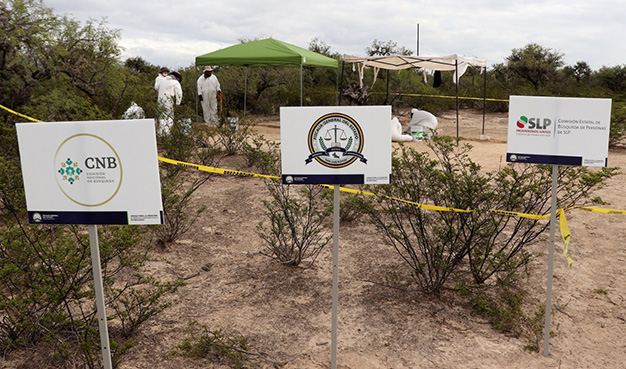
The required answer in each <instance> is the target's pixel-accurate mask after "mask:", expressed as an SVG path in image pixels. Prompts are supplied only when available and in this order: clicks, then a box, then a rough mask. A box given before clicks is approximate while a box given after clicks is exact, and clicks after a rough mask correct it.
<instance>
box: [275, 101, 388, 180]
mask: <svg viewBox="0 0 626 369" xmlns="http://www.w3.org/2000/svg"><path fill="white" fill-rule="evenodd" d="M390 121H391V107H389V106H359V107H356V106H332V107H283V108H281V109H280V138H281V151H282V181H283V183H284V184H388V183H389V181H390V177H391V130H390V129H389V122H390Z"/></svg>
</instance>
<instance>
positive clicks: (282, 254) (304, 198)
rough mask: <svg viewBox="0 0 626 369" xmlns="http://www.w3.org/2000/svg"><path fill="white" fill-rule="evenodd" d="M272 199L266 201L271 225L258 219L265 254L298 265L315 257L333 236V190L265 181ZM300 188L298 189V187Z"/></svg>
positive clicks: (311, 261)
mask: <svg viewBox="0 0 626 369" xmlns="http://www.w3.org/2000/svg"><path fill="white" fill-rule="evenodd" d="M265 183H266V186H267V189H268V191H269V192H270V196H271V200H269V201H267V200H266V201H264V202H263V203H264V204H265V208H266V216H267V218H268V219H269V225H268V226H266V225H265V224H264V223H263V222H259V224H258V225H257V227H256V231H257V234H258V235H259V236H260V237H261V239H262V240H263V242H264V244H265V251H264V252H263V253H264V254H265V255H267V256H269V257H272V258H274V259H276V260H278V261H279V262H280V263H282V264H286V265H292V266H298V265H300V264H301V263H302V261H303V260H304V259H310V261H309V264H308V265H307V266H311V265H313V263H314V262H315V259H316V258H317V256H318V255H319V253H320V252H321V251H322V249H323V248H324V246H326V245H327V244H328V243H329V241H330V240H331V238H332V235H330V234H329V232H328V227H327V224H328V221H329V219H330V215H331V213H332V202H331V200H330V198H331V196H330V191H329V190H328V189H327V188H325V187H322V186H317V185H301V186H292V185H283V184H281V182H280V180H266V181H265ZM296 189H297V190H296Z"/></svg>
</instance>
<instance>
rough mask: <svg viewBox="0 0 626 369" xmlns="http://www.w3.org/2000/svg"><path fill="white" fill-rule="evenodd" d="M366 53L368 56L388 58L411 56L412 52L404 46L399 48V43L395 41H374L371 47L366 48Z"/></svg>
mask: <svg viewBox="0 0 626 369" xmlns="http://www.w3.org/2000/svg"><path fill="white" fill-rule="evenodd" d="M365 53H366V54H367V55H368V56H388V55H411V54H413V51H412V50H409V49H407V48H405V47H404V46H402V47H398V43H397V42H395V41H391V40H389V41H378V40H374V41H372V45H371V46H370V47H367V48H365Z"/></svg>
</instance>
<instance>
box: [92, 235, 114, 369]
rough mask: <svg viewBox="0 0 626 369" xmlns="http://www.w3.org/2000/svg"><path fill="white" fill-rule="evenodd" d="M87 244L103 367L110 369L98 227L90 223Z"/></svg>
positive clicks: (109, 347)
mask: <svg viewBox="0 0 626 369" xmlns="http://www.w3.org/2000/svg"><path fill="white" fill-rule="evenodd" d="M88 228H89V246H90V248H91V265H92V268H93V285H94V289H95V291H96V308H97V313H98V326H99V327H100V345H101V347H102V361H103V363H104V368H105V369H112V368H113V365H112V363H111V345H110V344H109V328H108V325H107V314H106V308H105V303H104V287H103V284H102V267H101V266H100V246H99V245H98V228H97V226H96V225H94V224H90V225H89V226H88Z"/></svg>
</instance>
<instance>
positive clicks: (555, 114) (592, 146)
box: [506, 96, 611, 167]
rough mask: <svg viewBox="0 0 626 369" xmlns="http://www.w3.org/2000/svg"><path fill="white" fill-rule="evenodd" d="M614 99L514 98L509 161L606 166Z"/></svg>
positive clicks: (510, 121) (510, 123)
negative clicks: (612, 100)
mask: <svg viewBox="0 0 626 369" xmlns="http://www.w3.org/2000/svg"><path fill="white" fill-rule="evenodd" d="M610 123H611V99H590V98H563V97H531V96H511V97H510V99H509V125H508V140H507V155H506V160H507V161H508V162H518V163H535V164H553V165H578V166H596V167H605V166H607V160H608V151H609V128H610Z"/></svg>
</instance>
